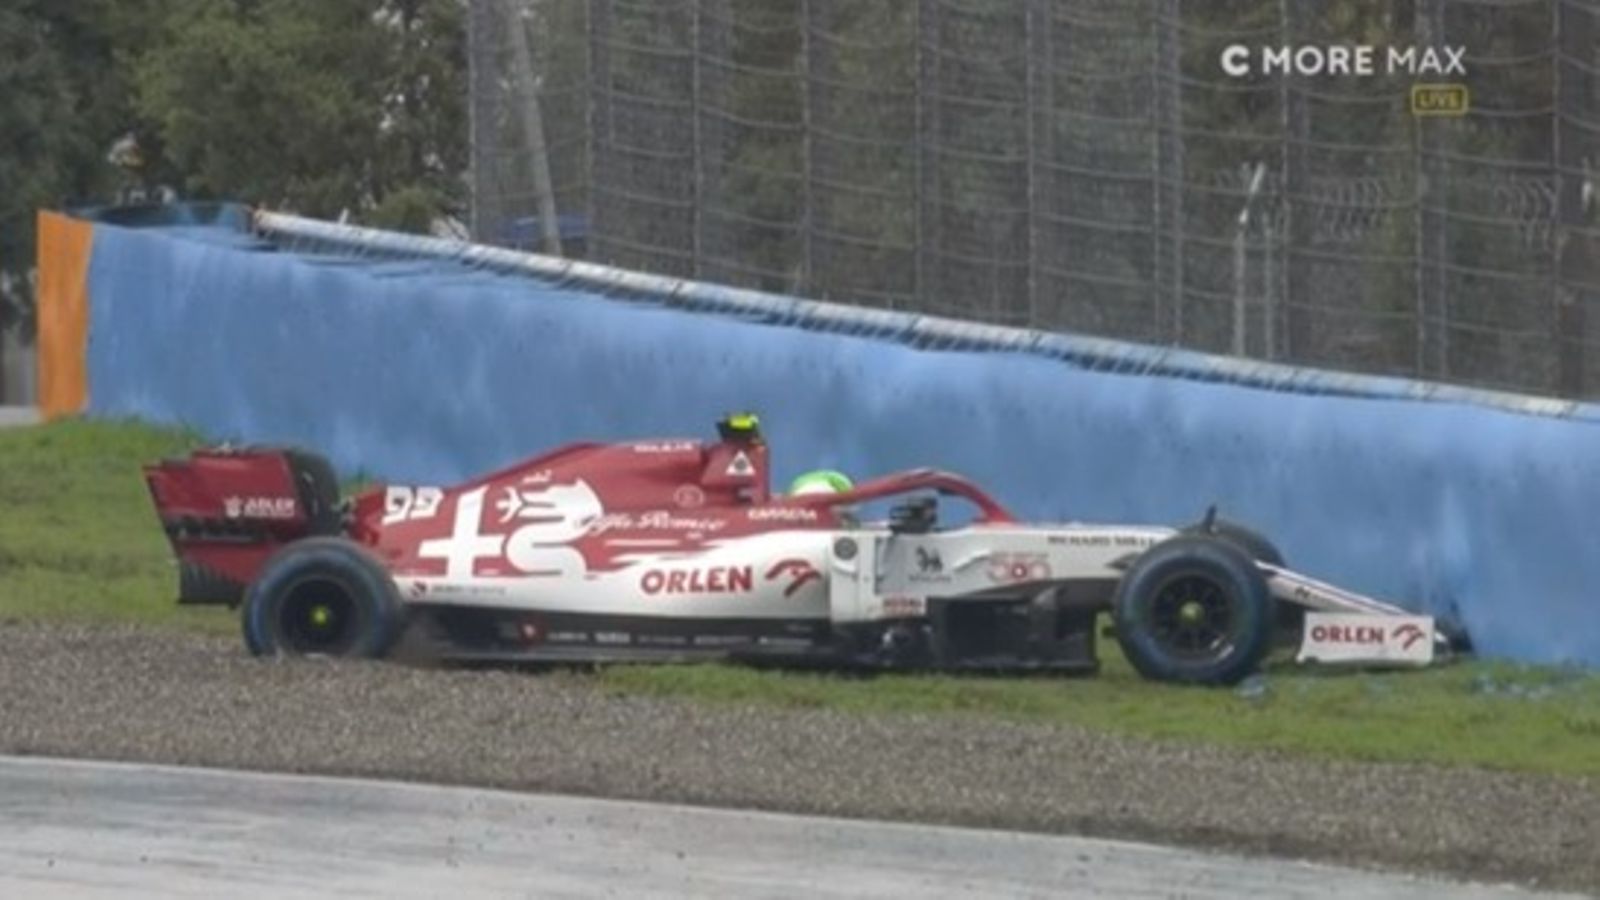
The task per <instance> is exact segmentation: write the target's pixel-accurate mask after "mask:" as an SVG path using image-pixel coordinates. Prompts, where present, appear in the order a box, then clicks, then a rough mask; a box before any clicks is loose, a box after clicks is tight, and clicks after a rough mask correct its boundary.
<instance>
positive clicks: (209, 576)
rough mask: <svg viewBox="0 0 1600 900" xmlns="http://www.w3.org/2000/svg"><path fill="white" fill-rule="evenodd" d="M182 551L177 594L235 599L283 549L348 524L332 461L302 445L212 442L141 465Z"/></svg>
mask: <svg viewBox="0 0 1600 900" xmlns="http://www.w3.org/2000/svg"><path fill="white" fill-rule="evenodd" d="M144 477H145V483H146V485H147V486H148V487H149V489H150V498H151V500H152V501H154V503H155V507H156V515H158V516H159V517H160V519H161V525H162V528H163V529H164V530H165V531H166V534H167V539H168V540H169V541H170V542H171V543H172V549H173V552H174V553H175V554H176V555H177V557H178V562H179V578H178V600H179V602H182V603H226V604H236V603H238V602H239V600H240V599H241V598H242V597H243V593H244V588H245V586H246V585H248V584H249V583H250V582H251V581H253V580H254V579H255V574H256V571H257V570H258V569H259V568H260V567H261V564H262V563H264V562H265V561H266V559H267V557H268V556H270V555H272V553H273V552H274V551H276V550H277V548H278V547H280V546H282V545H283V544H287V543H289V542H291V541H294V540H297V539H299V538H302V537H308V536H311V535H316V534H337V533H339V532H340V531H341V530H342V529H343V509H342V507H341V505H340V502H339V486H338V482H337V480H336V478H335V476H334V474H333V469H332V467H331V466H329V465H328V463H327V461H326V460H324V459H322V458H321V457H319V456H316V455H315V454H311V453H306V452H304V451H299V450H286V449H271V448H266V449H263V448H250V449H230V448H226V447H223V448H214V449H206V450H197V451H195V452H194V453H192V454H190V456H189V457H188V458H187V459H168V460H163V461H161V462H159V463H156V464H154V465H150V466H146V467H145V468H144Z"/></svg>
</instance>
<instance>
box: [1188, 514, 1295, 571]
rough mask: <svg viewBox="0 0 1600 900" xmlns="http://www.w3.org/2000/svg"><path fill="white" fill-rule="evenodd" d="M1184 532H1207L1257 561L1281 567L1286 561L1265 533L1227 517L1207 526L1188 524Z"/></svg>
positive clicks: (1203, 524)
mask: <svg viewBox="0 0 1600 900" xmlns="http://www.w3.org/2000/svg"><path fill="white" fill-rule="evenodd" d="M1183 533H1184V534H1209V535H1212V536H1215V537H1219V538H1222V539H1223V540H1225V541H1227V542H1228V543H1230V544H1233V545H1234V546H1235V547H1238V548H1239V549H1240V550H1243V551H1244V552H1245V555H1247V556H1249V557H1250V558H1251V559H1254V560H1256V561H1257V562H1264V563H1266V564H1267V565H1269V566H1277V567H1278V568H1280V569H1281V568H1283V567H1284V566H1285V565H1286V563H1285V562H1284V560H1283V553H1282V552H1280V551H1279V550H1278V545H1276V544H1274V543H1272V542H1271V541H1269V540H1267V537H1266V535H1264V534H1262V533H1261V532H1259V531H1256V530H1255V529H1253V528H1250V527H1249V526H1246V525H1240V524H1239V523H1238V522H1232V521H1229V520H1228V519H1217V520H1216V521H1214V522H1212V523H1211V525H1210V527H1209V528H1208V527H1207V526H1206V525H1205V523H1203V522H1202V523H1200V524H1197V525H1190V526H1189V527H1188V528H1185V529H1183Z"/></svg>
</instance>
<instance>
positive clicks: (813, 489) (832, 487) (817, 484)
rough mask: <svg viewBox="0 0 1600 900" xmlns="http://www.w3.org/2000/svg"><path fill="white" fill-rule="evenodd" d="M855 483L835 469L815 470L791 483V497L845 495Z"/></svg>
mask: <svg viewBox="0 0 1600 900" xmlns="http://www.w3.org/2000/svg"><path fill="white" fill-rule="evenodd" d="M854 487H855V483H854V482H852V481H851V480H850V477H849V476H848V475H845V474H844V473H843V472H836V471H834V470H833V469H814V470H812V471H810V472H806V473H805V474H803V475H801V476H800V477H798V478H796V479H795V480H794V481H791V482H790V483H789V496H791V497H793V496H797V495H800V494H843V493H845V492H846V491H849V490H851V489H853V488H854Z"/></svg>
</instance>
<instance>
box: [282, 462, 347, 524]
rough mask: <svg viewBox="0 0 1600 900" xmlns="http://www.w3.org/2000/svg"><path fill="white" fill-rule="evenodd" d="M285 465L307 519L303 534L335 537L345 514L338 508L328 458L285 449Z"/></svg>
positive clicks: (334, 476) (336, 478)
mask: <svg viewBox="0 0 1600 900" xmlns="http://www.w3.org/2000/svg"><path fill="white" fill-rule="evenodd" d="M282 452H283V459H284V462H285V463H287V464H288V466H289V474H290V476H291V477H292V478H293V479H294V486H295V491H296V493H298V494H299V495H300V508H301V509H302V510H303V511H304V513H305V517H306V533H307V534H310V535H334V534H342V533H343V532H344V511H343V509H341V508H340V499H339V476H338V475H337V474H335V473H334V471H333V465H332V464H331V463H329V462H328V459H327V457H325V456H323V455H321V454H320V453H312V452H311V451H309V450H300V449H298V448H295V447H288V448H285V449H284V450H283V451H282Z"/></svg>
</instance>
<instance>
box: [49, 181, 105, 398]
mask: <svg viewBox="0 0 1600 900" xmlns="http://www.w3.org/2000/svg"><path fill="white" fill-rule="evenodd" d="M93 241H94V226H93V225H91V224H90V223H88V222H85V221H82V220H80V219H74V218H71V217H70V216H64V215H61V214H60V213H53V212H45V211H43V210H41V211H40V212H39V294H38V300H39V411H40V412H41V413H43V414H44V417H45V418H47V419H54V418H59V417H61V416H70V415H74V414H76V413H80V412H82V411H83V409H84V405H85V403H87V402H88V399H89V372H88V346H89V344H88V342H89V250H90V247H91V245H92V244H93Z"/></svg>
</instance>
